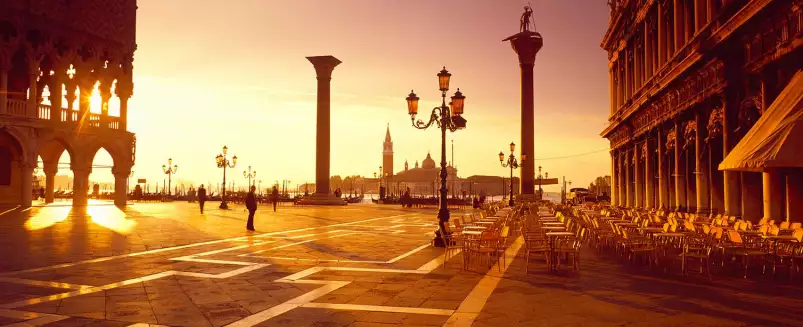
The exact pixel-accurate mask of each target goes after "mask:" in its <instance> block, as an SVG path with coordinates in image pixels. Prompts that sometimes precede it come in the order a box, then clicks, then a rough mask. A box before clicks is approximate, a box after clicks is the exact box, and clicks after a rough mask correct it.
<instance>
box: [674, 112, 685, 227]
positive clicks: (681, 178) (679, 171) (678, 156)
mask: <svg viewBox="0 0 803 327" xmlns="http://www.w3.org/2000/svg"><path fill="white" fill-rule="evenodd" d="M675 133H676V134H675V158H674V160H675V171H674V172H672V173H673V175H674V177H675V205H676V206H675V210H677V211H685V210H686V209H687V205H688V204H687V203H686V164H685V162H684V160H682V159H683V158H682V153H681V151H683V150H682V149H681V145H680V142H681V139H682V137H683V133H681V130H680V122H677V121H676V122H675Z"/></svg>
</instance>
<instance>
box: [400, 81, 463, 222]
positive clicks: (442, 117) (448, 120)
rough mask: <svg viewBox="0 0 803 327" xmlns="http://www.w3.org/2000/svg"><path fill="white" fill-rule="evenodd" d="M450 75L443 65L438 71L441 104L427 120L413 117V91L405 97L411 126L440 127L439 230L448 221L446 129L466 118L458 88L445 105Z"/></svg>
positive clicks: (460, 126) (415, 105)
mask: <svg viewBox="0 0 803 327" xmlns="http://www.w3.org/2000/svg"><path fill="white" fill-rule="evenodd" d="M451 77H452V74H450V73H449V72H448V71H447V70H446V67H443V70H441V71H440V72H439V73H438V86H439V89H440V91H441V105H440V107H435V108H433V109H432V113H431V114H430V116H429V122H424V121H422V120H420V119H419V120H416V119H415V116H416V115H417V114H418V96H416V94H415V92H413V91H410V94H409V95H408V96H407V98H406V100H407V113H408V114H410V121H411V122H412V124H413V127H415V128H417V129H427V128H428V127H429V126H431V125H432V124H433V123H437V124H438V127H440V129H441V173H440V177H441V189H440V209H439V210H438V225H439V227H440V231H443V230H446V229H445V228H444V225H445V224H448V223H449V207H448V203H447V199H446V196H447V194H448V193H447V192H448V190H447V189H446V176H447V174H448V173H447V171H446V131H447V130H449V131H451V132H455V131H457V130H458V129H463V128H465V127H466V120H465V119H464V118H463V117H462V116H461V115H462V114H463V104H464V103H465V99H466V97H464V96H463V93H460V89H459V88H458V89H457V92H455V94H454V96H452V97H451V102H449V106H447V105H446V92H447V91H449V80H450V79H451ZM440 231H439V232H436V234H437V236H436V238H439V237H440Z"/></svg>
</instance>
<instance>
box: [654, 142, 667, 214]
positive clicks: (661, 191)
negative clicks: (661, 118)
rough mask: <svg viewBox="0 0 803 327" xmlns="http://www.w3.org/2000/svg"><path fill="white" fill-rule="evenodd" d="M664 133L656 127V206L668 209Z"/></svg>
mask: <svg viewBox="0 0 803 327" xmlns="http://www.w3.org/2000/svg"><path fill="white" fill-rule="evenodd" d="M664 142H665V139H664V135H663V131H662V130H661V129H658V138H657V139H656V149H657V150H658V151H657V153H656V156H658V208H660V209H669V186H668V185H667V183H668V182H669V181H668V180H667V179H666V175H667V173H666V168H667V167H666V161H665V159H666V158H665V157H666V149H665V148H664Z"/></svg>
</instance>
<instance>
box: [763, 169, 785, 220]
mask: <svg viewBox="0 0 803 327" xmlns="http://www.w3.org/2000/svg"><path fill="white" fill-rule="evenodd" d="M762 179H763V185H762V186H763V187H762V190H763V197H762V198H763V202H764V218H766V219H767V220H775V221H776V222H780V221H783V220H785V219H784V217H783V214H784V212H783V205H784V204H783V199H784V193H785V187H784V185H783V183H784V176H783V174H782V173H781V172H780V171H779V170H777V169H770V170H767V171H765V172H763V173H762Z"/></svg>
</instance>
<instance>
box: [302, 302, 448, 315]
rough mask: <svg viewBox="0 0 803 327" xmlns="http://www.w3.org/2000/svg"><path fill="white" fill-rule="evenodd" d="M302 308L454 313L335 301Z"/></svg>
mask: <svg viewBox="0 0 803 327" xmlns="http://www.w3.org/2000/svg"><path fill="white" fill-rule="evenodd" d="M301 307H302V308H320V309H337V310H351V311H378V312H398V313H415V314H422V315H443V316H448V315H451V314H452V313H454V310H444V309H429V308H412V307H386V306H381V305H363V304H337V303H312V302H311V303H307V304H304V305H302V306H301Z"/></svg>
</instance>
